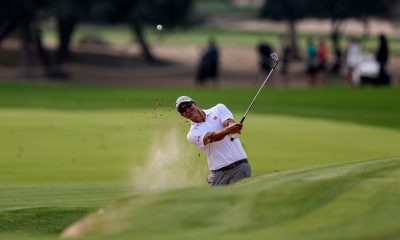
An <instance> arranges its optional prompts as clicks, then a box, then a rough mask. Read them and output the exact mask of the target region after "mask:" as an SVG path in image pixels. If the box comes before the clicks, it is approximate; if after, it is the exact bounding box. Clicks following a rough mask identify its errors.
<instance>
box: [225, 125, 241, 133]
mask: <svg viewBox="0 0 400 240" xmlns="http://www.w3.org/2000/svg"><path fill="white" fill-rule="evenodd" d="M242 128H243V124H242V123H235V124H232V125H230V126H229V127H226V131H227V133H228V134H235V133H239V134H240V133H241V131H242Z"/></svg>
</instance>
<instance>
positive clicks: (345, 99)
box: [0, 82, 400, 239]
mask: <svg viewBox="0 0 400 240" xmlns="http://www.w3.org/2000/svg"><path fill="white" fill-rule="evenodd" d="M254 93H255V89H250V88H248V89H218V90H213V89H183V88H181V89H172V88H171V89H150V88H105V87H93V86H81V85H65V84H49V83H37V84H33V83H4V82H3V83H0V119H1V121H0V132H1V134H0V226H2V228H0V238H1V239H3V238H4V239H47V238H48V239H54V238H57V237H58V234H59V233H60V231H61V229H63V228H64V227H66V226H68V225H69V224H71V223H73V222H74V221H76V220H78V219H79V218H81V217H83V216H84V215H86V214H87V213H88V212H92V211H94V210H95V209H98V208H100V207H101V206H104V205H106V204H107V202H109V201H110V200H111V199H114V198H120V197H121V196H125V197H124V198H123V199H125V200H126V201H127V202H130V201H135V200H134V199H136V198H137V199H138V201H141V200H140V199H144V203H146V204H147V200H146V199H147V198H146V194H141V191H142V190H140V191H139V190H138V187H142V188H145V189H146V188H152V187H160V186H164V187H174V188H175V187H180V188H182V187H187V186H185V185H184V184H183V183H188V184H189V185H191V186H199V187H195V188H190V189H192V190H190V189H187V190H179V191H178V190H177V191H175V190H174V191H167V192H166V193H165V194H167V195H170V196H172V197H173V198H174V199H175V198H177V199H180V198H181V197H182V199H181V200H182V201H185V198H184V197H183V196H184V195H186V194H189V195H187V196H188V197H190V194H191V193H192V191H193V192H196V191H199V195H195V197H196V198H197V197H198V200H196V198H190V199H186V200H188V201H189V202H191V201H194V202H195V203H196V205H188V208H190V209H193V211H194V212H190V211H189V212H188V213H187V214H186V215H182V216H181V215H179V214H178V215H177V217H179V218H181V217H185V216H186V217H185V221H186V222H187V224H188V226H189V228H192V227H193V226H197V225H198V224H199V225H201V226H202V224H203V225H204V223H203V222H202V219H203V218H202V216H203V213H204V214H205V213H206V212H207V211H203V210H204V208H205V206H210V205H212V204H211V203H210V202H212V201H214V200H218V201H217V202H220V204H219V203H218V206H220V205H224V204H225V205H227V206H230V205H231V204H232V201H233V202H234V201H236V200H235V198H236V197H234V198H233V199H232V200H230V197H223V196H220V195H215V196H214V195H213V194H216V193H215V192H216V191H217V192H219V191H218V190H214V189H209V188H207V187H201V186H205V181H204V179H205V177H206V174H207V172H205V171H204V170H205V169H206V163H205V160H204V158H205V157H204V155H203V154H202V153H200V152H199V151H198V150H197V149H195V148H194V147H192V146H189V144H187V143H186V141H185V135H186V132H187V128H188V123H187V122H186V121H185V120H184V119H182V118H180V117H179V116H178V115H177V114H176V113H175V110H174V109H173V104H174V100H175V98H176V97H177V96H178V95H181V94H188V95H190V96H193V97H194V98H195V99H196V100H198V102H199V104H201V106H204V107H209V106H212V104H215V103H217V102H223V103H225V104H226V105H227V106H228V107H229V108H231V109H232V110H233V112H234V114H235V116H236V117H237V118H238V117H240V116H241V114H243V111H244V109H245V108H246V107H247V104H248V102H249V101H250V99H251V97H252V96H253V94H254ZM398 94H399V89H398V88H377V89H373V88H363V89H351V88H341V87H337V88H330V89H324V88H321V89H318V88H317V89H291V90H277V89H268V90H267V91H265V92H263V93H262V94H261V95H260V98H259V100H257V102H256V105H255V106H254V108H253V110H252V112H251V113H250V115H249V116H248V119H247V120H246V125H245V131H244V132H243V134H242V137H241V141H242V142H243V144H244V147H245V148H246V152H247V153H248V155H249V159H250V160H251V162H252V167H253V173H254V175H256V176H260V177H258V178H255V179H254V182H252V183H249V184H250V185H251V186H253V184H255V185H254V186H256V185H257V186H258V185H269V184H270V183H269V181H270V178H271V176H275V177H277V176H280V174H282V179H281V180H280V181H286V180H285V179H286V177H285V176H286V173H288V172H284V171H286V170H290V169H298V168H305V167H310V166H316V165H321V164H332V163H342V164H343V165H338V166H347V165H345V164H346V163H348V162H349V161H354V160H365V159H373V158H375V159H376V158H385V157H386V158H387V157H395V156H400V149H399V148H398V142H400V132H399V127H400V116H399V115H400V111H399V110H400V109H399V108H400V104H399V101H400V100H399V98H398ZM166 160H168V161H166ZM382 161H383V162H384V163H382V164H383V165H385V164H386V162H385V161H389V160H382ZM389 162H391V163H390V164H392V162H393V161H392V160H390V161H389ZM390 164H389V165H390ZM173 166H179V168H174V167H173ZM349 166H350V165H349ZM357 166H358V165H357ZM368 166H369V165H368ZM390 166H393V168H394V169H396V167H397V165H396V164H394V165H390ZM330 167H332V166H327V167H324V168H326V169H327V170H326V171H329V168H330ZM374 169H375V170H376V174H378V175H379V173H382V174H384V175H385V174H386V172H384V171H383V170H382V171H381V170H380V169H379V168H373V169H371V174H372V175H374V174H375V172H374ZM276 171H278V173H275V174H273V173H274V172H276ZM299 171H300V170H299ZM326 171H325V172H326ZM396 171H397V170H394V171H393V173H396ZM177 172H178V173H179V174H177ZM325 172H324V174H322V173H321V174H322V175H326V174H325ZM332 172H333V173H334V172H335V168H334V167H332ZM185 173H186V174H185ZM265 174H267V176H269V177H266V178H265V179H264V178H263V177H261V176H264V175H265ZM271 174H272V175H271ZM315 174H317V172H316V173H315ZM289 175H290V174H288V177H289ZM322 175H321V176H322ZM350 175H351V174H350ZM138 176H139V177H138ZM327 176H329V174H328V175H327ZM374 176H375V175H374ZM385 176H392V177H391V178H390V177H389V179H388V181H386V180H385V181H382V182H381V183H380V184H381V185H379V187H380V188H385V187H382V186H386V185H385V184H386V182H388V185H387V189H386V188H385V189H384V190H385V191H386V190H387V191H388V192H384V193H383V194H382V198H381V199H380V198H378V197H377V196H378V195H377V196H376V197H374V198H377V199H376V200H375V201H377V205H379V204H381V203H382V204H383V205H387V204H389V203H387V202H386V200H387V199H388V198H391V197H392V196H397V195H396V192H395V190H391V189H392V185H391V182H390V181H389V180H391V179H392V178H393V179H392V180H393V181H397V180H396V176H398V175H385ZM275 177H273V178H275ZM348 177H349V179H350V180H351V181H353V180H356V181H359V182H360V181H361V180H362V179H363V177H360V178H355V179H353V178H351V176H348ZM385 178H386V177H385ZM174 179H175V180H176V179H177V181H174ZM263 179H264V180H263ZM357 179H358V180H357ZM259 180H260V181H259ZM300 180H301V179H300ZM300 180H299V181H298V183H296V184H300V183H301V182H302V181H300ZM162 183H163V184H164V185H160V184H162ZM342 183H343V182H340V184H342ZM316 184H317V185H318V184H321V187H316V188H315V194H322V195H323V194H324V191H322V190H321V189H323V187H322V186H325V187H327V188H328V189H331V188H332V190H334V189H335V188H334V186H333V185H328V186H326V185H324V184H325V183H324V181H317V182H316ZM340 184H339V185H340ZM382 184H383V185H382ZM396 184H397V182H396ZM250 185H243V186H246V187H244V188H240V187H239V185H238V188H232V189H239V190H240V191H244V192H245V188H247V187H248V186H250ZM240 186H242V185H240ZM297 187H299V188H300V189H303V188H304V189H308V185H307V184H306V185H304V186H300V185H296V188H297ZM249 188H250V189H253V187H249ZM229 189H230V188H227V190H223V191H222V192H225V193H227V192H230V191H231V190H229ZM254 189H255V191H254V192H250V193H249V195H253V197H254V198H257V194H258V190H257V188H255V187H254ZM284 189H287V191H289V190H290V189H294V188H292V187H291V186H289V185H288V186H287V187H286V186H285V187H284V188H283V190H282V191H284ZM346 189H347V188H346ZM349 189H350V190H348V191H347V193H348V194H351V193H352V192H353V191H355V190H356V189H357V188H349ZM132 191H133V192H134V194H137V195H135V196H134V197H131V196H130V194H132ZM232 191H233V190H232ZM235 191H236V190H235ZM313 191H314V190H313ZM321 191H322V193H321ZM376 191H378V190H377V189H376ZM175 193H177V195H176V196H175ZM200 193H204V196H203V197H202V196H201V195H200ZM297 194H299V195H298V196H299V197H301V196H302V195H307V194H311V195H313V194H314V193H310V191H309V190H305V192H304V193H302V192H299V193H297V192H296V194H294V195H287V196H282V198H281V199H279V200H280V201H283V202H285V201H286V204H282V205H281V206H280V208H283V207H284V206H286V207H288V208H290V209H291V210H290V211H300V210H301V209H302V205H301V204H300V205H295V206H293V207H291V204H292V203H291V202H290V200H291V199H292V198H294V197H295V196H297ZM332 194H337V197H338V198H339V197H341V195H340V194H339V193H336V192H334V193H332ZM354 194H356V193H354ZM363 194H364V193H363ZM227 196H230V195H229V194H228V195H227ZM268 196H269V195H268ZM159 197H160V199H164V195H160V196H159V195H156V196H155V198H156V199H158V198H159ZM237 197H238V198H240V197H239V196H237ZM263 198H266V197H265V196H264V197H263ZM266 199H268V198H266ZM354 199H358V198H357V196H356V197H354ZM120 201H121V200H118V201H117V202H120ZM271 201H272V200H271ZM288 201H289V202H288ZM302 201H303V200H302ZM368 201H369V200H368ZM390 201H392V200H390ZM200 202H204V206H203V205H202V204H201V203H200ZM178 203H179V204H181V202H179V201H177V202H176V203H173V201H172V202H171V204H172V205H173V206H174V207H173V208H171V209H169V207H170V206H169V205H167V206H165V205H163V204H160V205H159V206H156V205H154V207H155V209H154V210H151V211H154V212H156V210H157V209H158V210H157V211H161V210H160V209H164V206H165V207H166V211H170V212H174V211H175V210H177V209H178V210H179V207H178V206H179V205H178ZM175 204H176V205H175ZM309 204H310V206H308V207H309V208H308V209H312V208H313V204H316V203H315V202H312V203H309ZM121 206H122V205H121ZM196 206H199V208H198V209H197V210H196ZM256 206H260V208H258V207H255V209H254V210H253V211H255V212H259V213H260V214H266V213H267V212H269V211H271V210H273V209H274V208H273V207H272V206H274V205H272V206H271V208H266V209H264V208H263V207H261V206H263V204H261V205H256ZM297 206H298V208H299V209H297ZM343 206H344V207H346V209H349V214H350V215H351V214H356V213H357V211H361V210H359V209H357V208H354V211H353V209H352V208H348V207H347V205H343ZM388 206H391V205H390V204H389V205H388ZM315 207H317V205H315ZM280 208H279V206H277V209H278V210H279V209H280ZM381 208H385V207H384V206H381ZM185 209H186V207H185ZM377 209H378V207H377ZM379 209H380V208H379ZM388 209H389V210H393V212H394V213H395V212H396V211H397V210H396V208H393V209H391V208H388ZM178 210H177V211H178ZM336 210H337V209H336V208H335V209H334V211H332V212H328V213H329V214H333V213H335V212H336ZM389 210H386V209H383V210H382V212H380V211H381V210H376V212H374V214H376V215H379V214H381V218H379V219H384V218H385V217H387V218H392V219H396V218H394V217H393V215H391V213H388V212H390V211H389ZM143 211H144V212H145V211H150V209H149V208H147V207H144V208H143ZM371 211H372V210H371ZM161 212H162V211H161ZM172 216H173V215H172ZM363 216H364V217H365V216H368V215H360V216H359V221H358V223H357V224H358V225H357V224H356V225H357V226H358V227H359V228H363V227H365V226H369V225H368V224H367V222H366V221H368V220H367V219H368V218H366V217H365V218H364V217H363ZM225 218H226V216H224V217H222V218H217V220H215V221H219V220H223V219H225ZM260 218H262V217H260ZM337 218H338V219H339V216H338V217H337ZM24 219H26V223H24V222H25V221H24ZM143 219H145V220H146V219H147V217H144V216H143ZM149 219H150V220H151V218H149ZM150 220H146V221H150ZM211 220H212V219H211ZM211 220H210V221H211ZM224 221H225V220H224ZM271 221H272V220H271ZM310 221H316V220H315V219H311V220H310ZM338 221H339V220H338ZM141 224H142V223H141ZM384 225H385V226H383V227H382V228H380V229H378V230H377V234H378V235H379V234H382V233H387V234H388V236H389V237H390V236H397V235H393V234H395V232H389V231H386V230H384V229H386V228H388V229H392V228H391V227H390V226H388V225H386V224H384ZM166 226H168V225H166ZM173 226H175V225H173ZM204 226H208V225H204ZM226 226H227V227H229V228H230V227H231V226H230V225H229V224H228V225H226ZM285 226H286V223H285V222H282V224H280V223H279V224H278V223H277V225H276V227H278V228H277V229H278V230H279V229H280V230H282V231H286V230H287V229H289V230H290V229H292V227H291V226H288V228H287V229H286V230H285ZM338 226H340V225H338ZM149 227H151V226H145V227H144V229H148V228H149ZM182 227H183V228H186V225H182ZM241 227H244V230H243V231H244V232H243V233H245V232H246V231H245V229H246V228H251V224H250V223H249V225H244V226H241ZM253 227H254V228H259V227H257V226H253ZM298 227H300V228H303V227H304V226H301V225H299V226H295V227H294V228H293V229H296V228H298ZM321 227H323V224H322V223H321ZM224 228H225V227H224ZM200 229H201V228H199V229H198V232H196V234H199V236H203V237H206V236H208V235H207V234H209V232H204V234H202V233H201V232H203V231H202V230H201V231H200ZM238 229H239V230H242V228H240V227H239V228H238ZM354 229H356V228H354ZM354 229H353V230H352V231H355V233H354V234H355V235H354V236H359V238H363V237H362V236H363V235H359V234H360V231H358V232H357V231H356V230H354ZM176 230H177V229H175V230H174V229H172V230H171V231H176ZM278 230H276V231H278ZM300 230H301V229H300ZM300 230H299V231H300ZM196 231H197V230H196ZM218 231H219V230H218ZM257 231H258V230H257ZM260 231H261V230H260ZM268 231H270V230H268ZM274 231H275V230H274ZM301 231H302V230H301ZM261 232H262V231H261ZM289 232H290V231H289ZM319 232H320V234H323V233H324V231H323V230H320V231H319ZM268 233H269V232H268ZM325 233H326V234H328V235H327V236H330V234H333V233H332V232H325ZM369 233H370V235H368V236H371V238H376V237H374V236H375V235H374V234H375V233H373V232H369ZM126 234H127V235H126V237H127V238H129V236H130V234H131V233H126ZM133 234H134V235H135V234H137V233H133ZM141 234H143V235H140V236H142V237H143V238H145V237H155V236H159V235H157V234H156V235H154V236H152V234H151V233H149V235H147V234H146V233H144V232H143V233H141ZM249 234H250V235H249V236H253V237H254V238H256V237H257V236H258V235H257V234H256V231H251V233H249ZM262 234H264V232H262ZM271 234H272V232H271ZM313 234H318V231H316V232H314V233H313ZM357 234H358V235H357ZM366 234H368V233H366ZM390 234H392V235H390ZM124 236H125V235H124ZM168 236H169V237H171V238H172V237H173V236H177V237H180V235H176V233H172V234H171V235H168ZM276 236H278V235H276ZM315 236H317V237H316V239H320V238H319V235H315ZM321 236H322V237H323V235H321ZM332 236H337V235H332ZM352 236H353V235H352ZM379 236H382V235H379ZM232 237H234V236H232ZM278 237H279V236H278Z"/></svg>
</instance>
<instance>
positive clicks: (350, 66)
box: [346, 38, 362, 83]
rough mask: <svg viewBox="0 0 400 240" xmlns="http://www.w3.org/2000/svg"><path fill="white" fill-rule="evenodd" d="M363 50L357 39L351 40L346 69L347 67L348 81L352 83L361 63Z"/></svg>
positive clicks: (348, 47)
mask: <svg viewBox="0 0 400 240" xmlns="http://www.w3.org/2000/svg"><path fill="white" fill-rule="evenodd" d="M361 59H362V50H361V47H360V45H359V44H358V42H357V40H356V39H355V38H350V40H349V43H348V46H347V52H346V67H347V77H346V80H347V82H349V83H352V82H353V81H352V80H353V78H352V74H353V71H354V69H355V68H356V67H357V65H358V64H359V63H360V62H361Z"/></svg>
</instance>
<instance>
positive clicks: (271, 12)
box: [260, 0, 310, 59]
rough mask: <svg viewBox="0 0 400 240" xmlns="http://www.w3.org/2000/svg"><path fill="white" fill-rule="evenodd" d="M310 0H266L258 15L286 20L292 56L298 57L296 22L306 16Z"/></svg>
mask: <svg viewBox="0 0 400 240" xmlns="http://www.w3.org/2000/svg"><path fill="white" fill-rule="evenodd" d="M309 2H310V1H307V0H297V1H292V0H268V1H265V4H264V5H263V6H262V8H261V11H260V17H261V18H266V19H272V20H280V21H282V20H283V21H287V22H288V30H289V38H290V42H291V46H292V50H293V57H294V58H297V59H299V58H300V54H299V49H298V44H297V30H296V22H297V21H299V20H301V19H303V18H305V17H307V15H306V13H307V9H308V7H309V4H310V3H309Z"/></svg>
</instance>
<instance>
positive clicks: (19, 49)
mask: <svg viewBox="0 0 400 240" xmlns="http://www.w3.org/2000/svg"><path fill="white" fill-rule="evenodd" d="M399 6H400V4H399V1H398V0H382V1H361V0H352V1H341V0H340V1H333V0H332V1H331V0H326V1H321V2H316V1H312V0H298V1H289V0H267V1H265V0H202V1H200V0H169V1H168V0H135V1H131V0H112V1H111V0H97V1H91V0H84V1H78V0H57V1H50V0H32V1H24V0H18V1H11V0H6V1H3V2H2V7H1V9H0V16H1V17H0V79H1V80H3V81H4V80H7V81H9V80H12V81H14V80H15V81H20V80H21V79H23V80H29V81H43V80H45V81H65V82H72V83H90V84H92V83H93V84H101V85H131V86H143V85H145V86H168V85H171V84H172V85H179V86H198V87H201V86H212V87H215V86H246V85H247V86H249V85H250V86H251V85H255V84H259V83H260V81H261V80H262V79H263V78H264V77H265V76H266V74H267V73H268V72H269V70H270V60H269V57H268V55H269V53H270V52H277V53H279V55H280V59H281V61H280V65H279V66H278V69H277V70H278V71H277V72H279V73H276V74H274V77H273V79H272V80H271V83H270V84H271V85H272V86H276V87H304V86H325V85H332V84H334V85H337V84H344V85H351V86H352V85H364V84H371V85H396V84H398V83H399V74H400V73H399V70H398V69H399V68H398V67H397V65H398V64H399V54H400V42H399V34H400V29H399V26H398V16H399V14H400V8H399Z"/></svg>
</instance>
